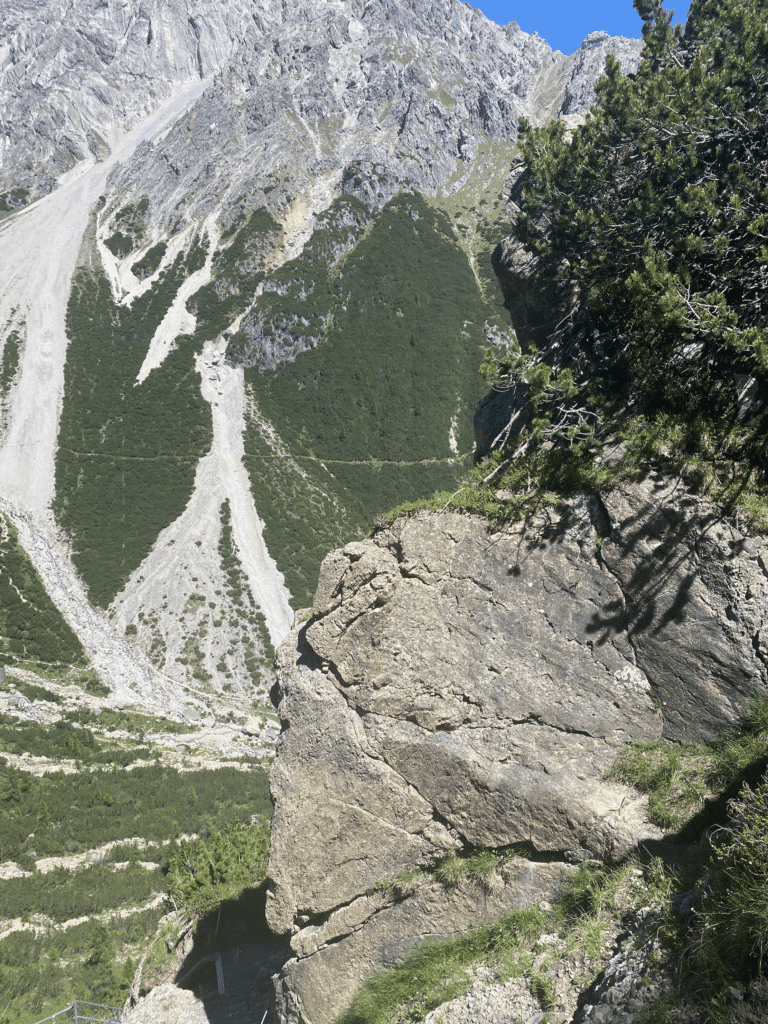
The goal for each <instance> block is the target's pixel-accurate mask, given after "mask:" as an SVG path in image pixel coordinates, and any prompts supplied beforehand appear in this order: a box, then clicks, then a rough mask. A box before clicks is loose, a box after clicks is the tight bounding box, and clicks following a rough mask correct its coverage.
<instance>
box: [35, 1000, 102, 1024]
mask: <svg viewBox="0 0 768 1024" xmlns="http://www.w3.org/2000/svg"><path fill="white" fill-rule="evenodd" d="M121 1019H122V1016H121V1011H120V1009H119V1008H118V1007H117V1006H103V1005H102V1004H101V1003H86V1002H84V1001H83V1000H82V999H75V1001H74V1002H72V1003H70V1005H69V1006H65V1007H64V1009H63V1010H58V1011H57V1012H56V1013H54V1014H53V1016H51V1017H44V1018H43V1020H39V1021H37V1024H69V1022H70V1021H72V1022H73V1024H120V1022H121Z"/></svg>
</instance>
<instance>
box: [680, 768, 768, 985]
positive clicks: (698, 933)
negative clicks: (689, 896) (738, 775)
mask: <svg viewBox="0 0 768 1024" xmlns="http://www.w3.org/2000/svg"><path fill="white" fill-rule="evenodd" d="M731 812H732V817H731V820H730V822H729V825H728V826H727V827H725V828H721V829H719V830H718V831H717V832H716V834H715V836H714V838H713V842H714V857H713V871H712V876H711V880H710V883H709V884H708V885H707V886H706V887H705V888H704V890H703V895H702V899H701V905H700V908H699V911H698V913H697V915H696V919H695V923H694V926H693V941H692V942H691V944H690V946H689V949H688V952H687V959H688V968H689V975H692V976H694V977H695V978H696V979H698V980H699V982H700V983H701V984H703V986H704V988H705V990H706V991H707V994H708V995H709V997H710V1000H712V1001H713V1002H714V1003H715V1004H717V1003H718V1001H719V999H718V997H722V996H723V995H724V993H725V992H726V991H727V989H728V988H729V987H730V986H737V987H738V986H740V985H742V984H744V983H745V982H746V981H747V980H749V979H750V978H754V977H757V976H759V975H761V974H762V973H763V966H764V959H765V953H766V948H767V947H768V778H766V779H763V781H762V782H761V783H760V784H759V785H758V786H757V787H756V788H755V789H754V790H753V789H750V788H749V787H748V786H747V787H745V788H744V789H743V790H742V791H741V794H740V796H739V798H738V799H737V800H735V801H733V802H732V804H731Z"/></svg>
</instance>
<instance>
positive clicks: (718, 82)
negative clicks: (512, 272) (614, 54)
mask: <svg viewBox="0 0 768 1024" xmlns="http://www.w3.org/2000/svg"><path fill="white" fill-rule="evenodd" d="M636 7H637V9H638V11H639V12H640V14H641V16H642V18H643V21H644V29H643V32H644V36H645V39H646V48H645V51H644V54H643V58H642V62H641V65H640V69H639V71H638V74H637V75H636V76H635V77H633V78H624V77H622V75H621V73H620V68H619V64H618V62H617V61H615V60H612V59H611V58H609V59H608V64H607V74H606V77H605V78H604V79H602V80H601V82H600V83H599V84H598V87H597V102H596V105H595V106H594V107H593V109H592V111H591V113H590V115H589V117H588V119H587V123H586V124H585V125H584V127H583V128H581V129H580V130H578V131H576V132H575V133H574V135H573V140H572V141H571V142H570V143H569V142H568V141H567V138H566V135H565V131H564V125H563V124H562V122H554V123H553V124H551V125H550V126H548V127H547V128H533V127H531V126H526V125H524V126H523V127H524V143H523V151H524V156H525V159H526V160H527V162H528V165H529V168H530V176H529V178H528V179H527V180H526V182H525V185H524V202H523V207H524V216H523V218H522V220H521V222H520V223H519V225H518V230H519V232H520V235H521V237H522V239H523V241H524V242H525V244H526V246H527V247H528V248H529V250H530V252H531V253H532V254H533V255H534V256H535V258H536V259H537V261H538V268H539V272H540V274H541V276H542V278H543V279H544V280H545V281H547V282H548V283H549V285H550V286H551V287H552V289H553V291H555V292H556V291H557V290H558V289H560V290H561V291H562V292H563V293H565V292H568V291H572V289H573V287H574V285H575V286H577V288H578V296H579V298H578V300H577V301H576V305H575V307H574V308H573V309H572V312H571V314H570V315H569V316H568V317H567V318H566V319H564V320H563V322H562V323H560V324H559V325H557V329H556V330H555V326H556V325H555V324H553V325H552V326H553V330H554V334H552V335H551V336H550V337H549V338H547V339H546V341H544V342H543V343H542V345H541V351H540V352H535V351H529V352H526V353H520V352H519V351H517V352H516V351H514V350H510V351H509V352H506V353H496V357H495V360H494V361H495V364H496V369H497V371H498V374H499V377H500V378H501V379H502V380H503V381H509V380H511V379H514V378H515V377H516V376H518V375H522V376H523V377H525V378H526V379H527V380H528V382H529V384H530V387H531V391H530V399H531V407H532V411H533V414H534V419H533V427H532V429H531V431H530V432H529V433H528V435H527V436H525V437H523V438H522V439H518V441H517V442H516V446H517V457H518V460H522V461H525V460H529V459H530V460H532V464H531V465H530V466H528V467H526V468H525V478H526V479H527V478H528V476H531V477H533V478H534V479H536V478H538V477H539V475H544V476H549V477H550V478H556V476H557V472H556V471H553V470H552V462H553V460H555V459H559V465H560V466H561V467H562V465H563V464H564V463H568V464H570V466H571V467H572V468H573V471H572V473H571V475H572V476H573V472H581V471H583V472H586V473H587V474H589V472H590V470H589V466H588V464H589V462H590V461H591V458H592V455H593V453H594V450H595V446H596V445H597V444H598V443H599V441H600V440H601V439H602V438H604V437H606V436H608V435H613V436H616V435H619V436H622V435H623V436H626V437H627V438H630V439H632V441H633V452H632V453H631V455H630V462H632V461H633V460H635V459H636V456H637V453H638V452H639V451H641V452H642V454H643V456H644V461H645V464H647V461H648V458H649V457H651V458H657V459H658V458H661V457H663V458H664V459H665V460H666V461H667V462H668V463H670V464H671V465H674V466H675V468H677V469H679V470H680V471H682V472H683V474H684V475H685V477H686V479H687V480H688V481H689V482H690V483H691V484H693V485H695V486H699V487H702V488H706V489H708V490H710V491H711V493H712V494H713V495H714V496H715V497H716V498H717V499H718V500H720V501H722V502H723V503H724V505H725V506H726V507H730V508H734V507H739V508H741V509H742V510H743V512H744V513H745V515H746V517H747V518H748V519H751V520H752V521H753V522H755V523H757V524H762V525H764V524H765V523H766V522H768V517H767V516H766V509H767V506H766V501H765V498H766V493H767V492H766V479H765V475H764V463H765V452H766V437H767V436H768V435H766V432H765V429H764V425H763V415H764V406H765V400H766V381H768V345H767V343H768V334H766V327H767V325H766V320H765V311H764V301H763V297H764V293H765V284H766V267H768V248H766V232H765V225H766V223H768V219H767V218H768V204H767V203H766V198H767V197H766V193H765V180H766V175H767V174H768V147H767V145H766V139H768V135H767V134H766V131H765V126H766V118H767V115H768V103H767V101H766V96H767V95H768V92H767V91H766V70H765V57H766V52H767V49H768V30H767V29H766V24H765V18H764V17H763V13H764V12H763V10H762V6H761V4H759V3H758V2H757V0H750V2H748V3H737V2H735V0H724V2H723V0H697V2H694V3H693V5H692V7H691V12H690V16H689V19H688V24H687V26H686V29H685V32H684V34H681V33H680V32H679V31H678V32H677V33H673V32H672V30H671V28H670V26H669V14H668V12H665V11H664V10H663V8H662V7H661V3H660V2H658V0H637V2H636ZM744 384H748V385H750V386H751V388H752V392H751V398H750V402H749V404H747V405H745V404H744V403H743V402H740V399H739V396H738V392H739V389H740V388H741V387H742V386H743V385H744ZM543 442H548V444H550V445H552V444H553V445H554V446H555V449H556V450H557V454H556V455H552V454H549V453H547V456H546V458H543V457H542V450H543V447H544V446H543V444H542V443H543ZM632 468H633V466H632V465H622V466H620V467H619V471H632ZM514 473H515V470H513V477H512V478H511V479H510V480H506V479H504V477H503V474H502V473H499V474H498V475H497V476H496V478H495V482H496V484H497V485H501V486H504V487H505V488H511V489H515V488H516V487H517V488H518V489H519V483H520V481H519V479H515V477H514ZM533 499H534V496H532V500H533Z"/></svg>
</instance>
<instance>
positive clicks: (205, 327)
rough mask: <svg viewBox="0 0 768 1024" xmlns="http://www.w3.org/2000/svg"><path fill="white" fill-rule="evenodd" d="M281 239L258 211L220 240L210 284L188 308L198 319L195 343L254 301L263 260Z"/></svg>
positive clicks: (226, 324) (210, 335)
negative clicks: (229, 235)
mask: <svg viewBox="0 0 768 1024" xmlns="http://www.w3.org/2000/svg"><path fill="white" fill-rule="evenodd" d="M279 236H280V225H279V224H278V223H277V222H276V221H275V220H274V218H273V217H272V215H271V214H270V213H269V211H267V210H265V209H264V208H263V207H260V208H259V209H258V210H254V212H253V213H252V214H251V215H250V217H249V218H248V219H247V220H246V222H245V223H244V224H243V225H242V226H241V227H240V228H239V229H237V230H236V231H235V232H234V234H233V235H232V236H231V237H228V236H227V235H226V234H225V235H223V236H222V247H221V248H220V249H219V250H218V252H217V253H216V254H215V255H214V257H213V262H212V266H211V276H212V280H211V281H210V283H209V284H206V285H203V287H202V288H198V290H197V291H196V292H195V294H194V295H193V296H192V298H191V299H190V300H189V302H188V305H189V308H190V311H191V312H192V313H194V314H195V316H196V317H197V325H196V327H195V339H196V341H197V342H198V343H200V342H203V341H207V340H209V339H211V338H216V337H217V336H218V335H219V334H221V333H222V332H223V331H225V330H226V329H227V328H228V327H229V325H230V324H231V323H232V321H233V320H234V319H235V318H236V317H237V316H238V314H240V313H243V312H244V311H245V310H246V309H247V308H248V306H249V305H250V303H251V302H252V301H253V294H254V292H255V291H256V288H257V287H258V285H259V283H260V282H261V281H262V280H263V278H264V272H263V269H262V263H263V260H264V256H265V255H266V254H267V253H268V252H269V250H270V249H271V248H273V247H274V246H275V245H276V243H277V240H278V238H279Z"/></svg>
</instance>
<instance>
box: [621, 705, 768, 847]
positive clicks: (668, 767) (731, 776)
mask: <svg viewBox="0 0 768 1024" xmlns="http://www.w3.org/2000/svg"><path fill="white" fill-rule="evenodd" d="M766 761H768V698H757V699H756V700H755V701H753V703H752V704H751V705H750V708H749V710H748V711H747V713H746V715H745V716H744V719H743V721H742V723H741V725H740V726H739V728H738V729H734V730H732V731H731V732H729V733H727V734H726V735H725V736H723V737H722V738H721V739H719V740H718V741H717V742H716V743H713V744H705V743H683V744H671V743H667V742H666V741H664V740H654V741H653V742H650V743H633V744H632V745H631V746H630V747H628V748H627V749H626V750H625V751H624V752H623V753H622V754H621V755H620V756H619V758H618V759H617V761H616V762H615V764H614V765H613V767H612V768H611V770H610V772H609V773H608V778H609V779H614V780H616V781H617V782H625V783H628V784H629V785H632V786H634V787H635V788H636V789H638V790H640V792H641V793H647V794H648V797H649V810H650V817H651V821H653V823H654V824H655V825H658V826H659V828H663V829H665V830H667V831H671V830H681V829H684V828H685V826H686V825H687V824H688V823H689V822H690V821H692V820H693V819H694V818H695V817H696V815H697V814H698V812H699V811H700V809H701V804H702V801H703V800H705V799H706V798H714V796H715V795H716V794H718V793H721V792H723V791H725V790H727V789H728V788H729V787H731V786H732V785H733V784H734V783H737V782H738V781H739V780H740V779H741V778H742V777H743V775H744V773H745V772H747V771H748V770H750V769H753V770H757V771H759V770H760V765H762V764H764V763H765V762H766ZM755 766H757V768H756V769H755Z"/></svg>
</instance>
